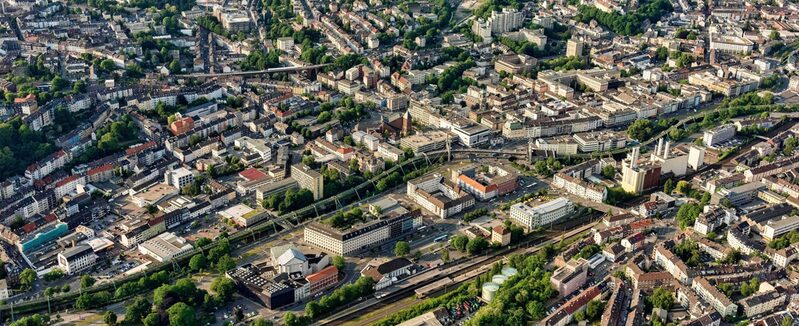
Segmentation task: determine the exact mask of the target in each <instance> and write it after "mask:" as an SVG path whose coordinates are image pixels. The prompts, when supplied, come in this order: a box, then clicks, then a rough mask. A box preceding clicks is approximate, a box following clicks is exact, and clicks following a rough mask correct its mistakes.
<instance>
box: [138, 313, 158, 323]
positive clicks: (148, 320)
mask: <svg viewBox="0 0 799 326" xmlns="http://www.w3.org/2000/svg"><path fill="white" fill-rule="evenodd" d="M142 323H143V324H144V326H159V325H160V324H161V317H160V316H158V314H157V313H154V312H152V313H150V314H148V315H147V317H145V318H144V320H142Z"/></svg>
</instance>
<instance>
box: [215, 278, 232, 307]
mask: <svg viewBox="0 0 799 326" xmlns="http://www.w3.org/2000/svg"><path fill="white" fill-rule="evenodd" d="M235 290H236V285H235V284H234V283H233V281H232V280H231V279H229V278H227V277H224V276H219V277H217V278H215V279H214V280H213V282H211V291H214V296H215V299H216V300H217V302H219V303H227V302H228V301H230V298H232V297H233V292H234V291H235Z"/></svg>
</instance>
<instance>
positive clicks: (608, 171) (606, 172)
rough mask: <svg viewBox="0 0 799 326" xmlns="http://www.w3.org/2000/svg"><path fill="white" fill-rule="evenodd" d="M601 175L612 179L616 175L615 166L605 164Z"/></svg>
mask: <svg viewBox="0 0 799 326" xmlns="http://www.w3.org/2000/svg"><path fill="white" fill-rule="evenodd" d="M602 176H603V177H605V179H609V180H613V177H615V176H616V168H615V167H613V165H605V166H604V167H602Z"/></svg>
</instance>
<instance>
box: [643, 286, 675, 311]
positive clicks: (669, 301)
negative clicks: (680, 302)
mask: <svg viewBox="0 0 799 326" xmlns="http://www.w3.org/2000/svg"><path fill="white" fill-rule="evenodd" d="M647 300H648V301H649V302H650V303H651V304H652V306H653V307H655V308H660V309H665V310H669V309H671V306H672V305H674V294H672V293H671V292H670V291H669V290H666V289H664V288H656V289H655V291H653V292H652V294H651V295H650V296H649V297H648V298H647Z"/></svg>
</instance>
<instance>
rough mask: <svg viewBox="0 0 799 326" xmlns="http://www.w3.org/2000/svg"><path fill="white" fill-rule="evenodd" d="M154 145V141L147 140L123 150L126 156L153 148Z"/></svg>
mask: <svg viewBox="0 0 799 326" xmlns="http://www.w3.org/2000/svg"><path fill="white" fill-rule="evenodd" d="M156 145H157V144H156V143H155V142H154V141H148V142H146V143H144V144H141V145H138V146H135V147H131V148H128V149H127V150H125V154H127V155H128V156H131V155H136V154H139V153H141V152H142V151H144V150H146V149H149V148H153V147H155V146H156Z"/></svg>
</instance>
